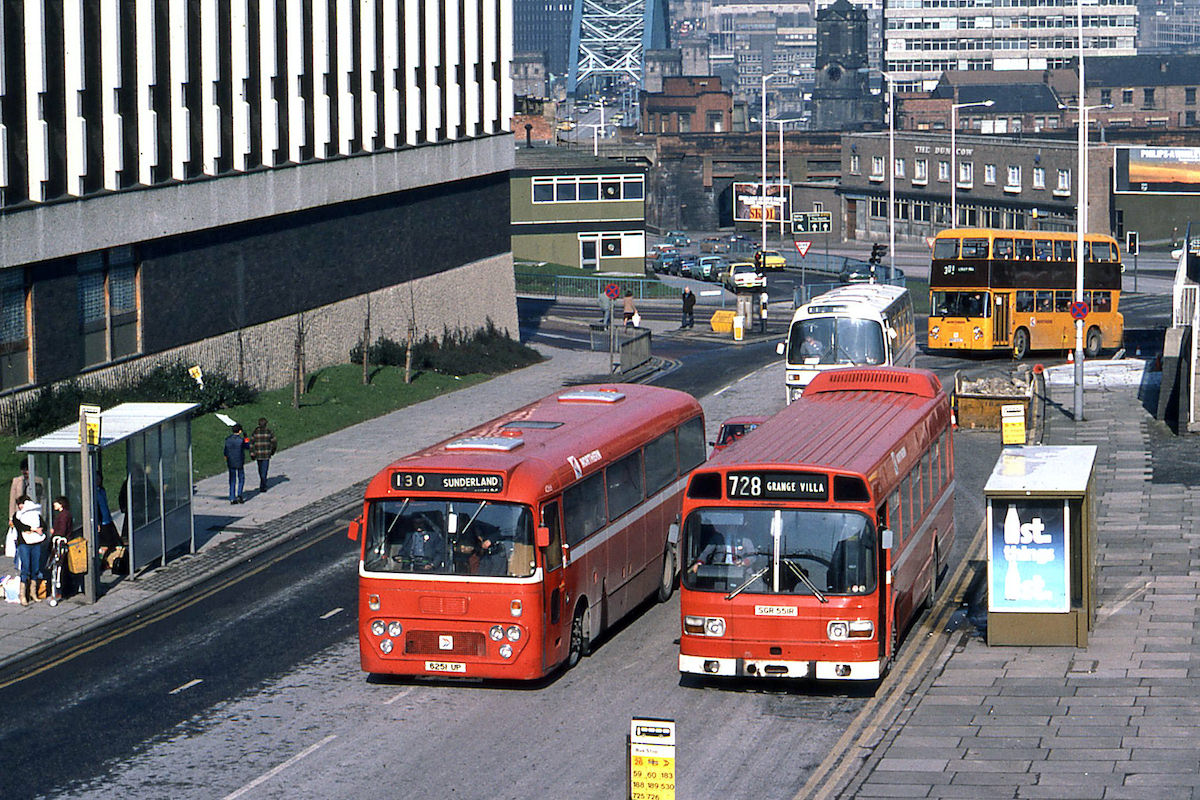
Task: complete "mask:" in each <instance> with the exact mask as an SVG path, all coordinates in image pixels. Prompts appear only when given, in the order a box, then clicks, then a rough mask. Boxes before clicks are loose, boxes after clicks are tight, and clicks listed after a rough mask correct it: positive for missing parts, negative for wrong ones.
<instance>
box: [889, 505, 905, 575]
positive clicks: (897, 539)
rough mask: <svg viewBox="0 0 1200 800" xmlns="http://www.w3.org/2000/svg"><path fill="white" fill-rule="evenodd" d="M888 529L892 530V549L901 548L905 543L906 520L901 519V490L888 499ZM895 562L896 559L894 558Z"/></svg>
mask: <svg viewBox="0 0 1200 800" xmlns="http://www.w3.org/2000/svg"><path fill="white" fill-rule="evenodd" d="M887 523H888V527H889V528H891V529H892V547H893V548H899V547H900V545H901V544H903V542H904V520H902V519H901V518H900V490H899V489H897V490H896V491H894V492H892V496H891V497H889V498H888V513H887ZM893 561H895V559H894V558H893Z"/></svg>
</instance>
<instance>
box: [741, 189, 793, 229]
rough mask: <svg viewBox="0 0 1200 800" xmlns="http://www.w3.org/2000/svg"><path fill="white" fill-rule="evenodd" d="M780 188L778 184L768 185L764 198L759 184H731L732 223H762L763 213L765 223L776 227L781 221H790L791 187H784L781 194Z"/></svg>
mask: <svg viewBox="0 0 1200 800" xmlns="http://www.w3.org/2000/svg"><path fill="white" fill-rule="evenodd" d="M780 188H781V187H780V185H779V184H778V183H768V184H767V193H766V197H765V198H764V197H763V195H762V184H761V183H735V184H733V221H734V222H762V219H763V213H764V212H765V213H766V215H767V222H773V223H775V224H776V225H778V224H779V220H781V219H782V220H787V219H790V218H791V206H792V203H791V199H792V187H791V186H788V185H785V186H783V187H782V189H783V191H782V192H781V191H780Z"/></svg>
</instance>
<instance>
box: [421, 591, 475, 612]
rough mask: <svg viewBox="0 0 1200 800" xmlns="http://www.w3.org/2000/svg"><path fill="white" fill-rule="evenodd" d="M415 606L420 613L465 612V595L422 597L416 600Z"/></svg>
mask: <svg viewBox="0 0 1200 800" xmlns="http://www.w3.org/2000/svg"><path fill="white" fill-rule="evenodd" d="M417 608H419V609H420V611H421V613H422V614H465V613H467V598H465V597H437V596H436V595H435V596H432V597H422V598H421V599H420V600H419V601H418V602H417Z"/></svg>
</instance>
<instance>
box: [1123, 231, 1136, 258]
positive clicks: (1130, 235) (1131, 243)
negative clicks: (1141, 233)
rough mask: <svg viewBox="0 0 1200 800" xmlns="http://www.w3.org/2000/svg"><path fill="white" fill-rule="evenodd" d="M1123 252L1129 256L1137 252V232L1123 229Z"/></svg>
mask: <svg viewBox="0 0 1200 800" xmlns="http://www.w3.org/2000/svg"><path fill="white" fill-rule="evenodd" d="M1125 252H1126V253H1128V254H1129V255H1131V256H1136V255H1137V254H1138V232H1137V231H1125Z"/></svg>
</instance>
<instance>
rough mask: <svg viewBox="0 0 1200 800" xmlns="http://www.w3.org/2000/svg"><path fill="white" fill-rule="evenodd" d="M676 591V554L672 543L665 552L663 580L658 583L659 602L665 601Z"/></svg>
mask: <svg viewBox="0 0 1200 800" xmlns="http://www.w3.org/2000/svg"><path fill="white" fill-rule="evenodd" d="M674 592H675V556H674V555H672V553H671V547H670V545H668V546H667V549H666V551H665V552H664V553H663V568H662V580H661V581H660V582H659V584H658V602H660V603H665V602H667V601H668V600H670V599H671V595H672V594H674Z"/></svg>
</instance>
